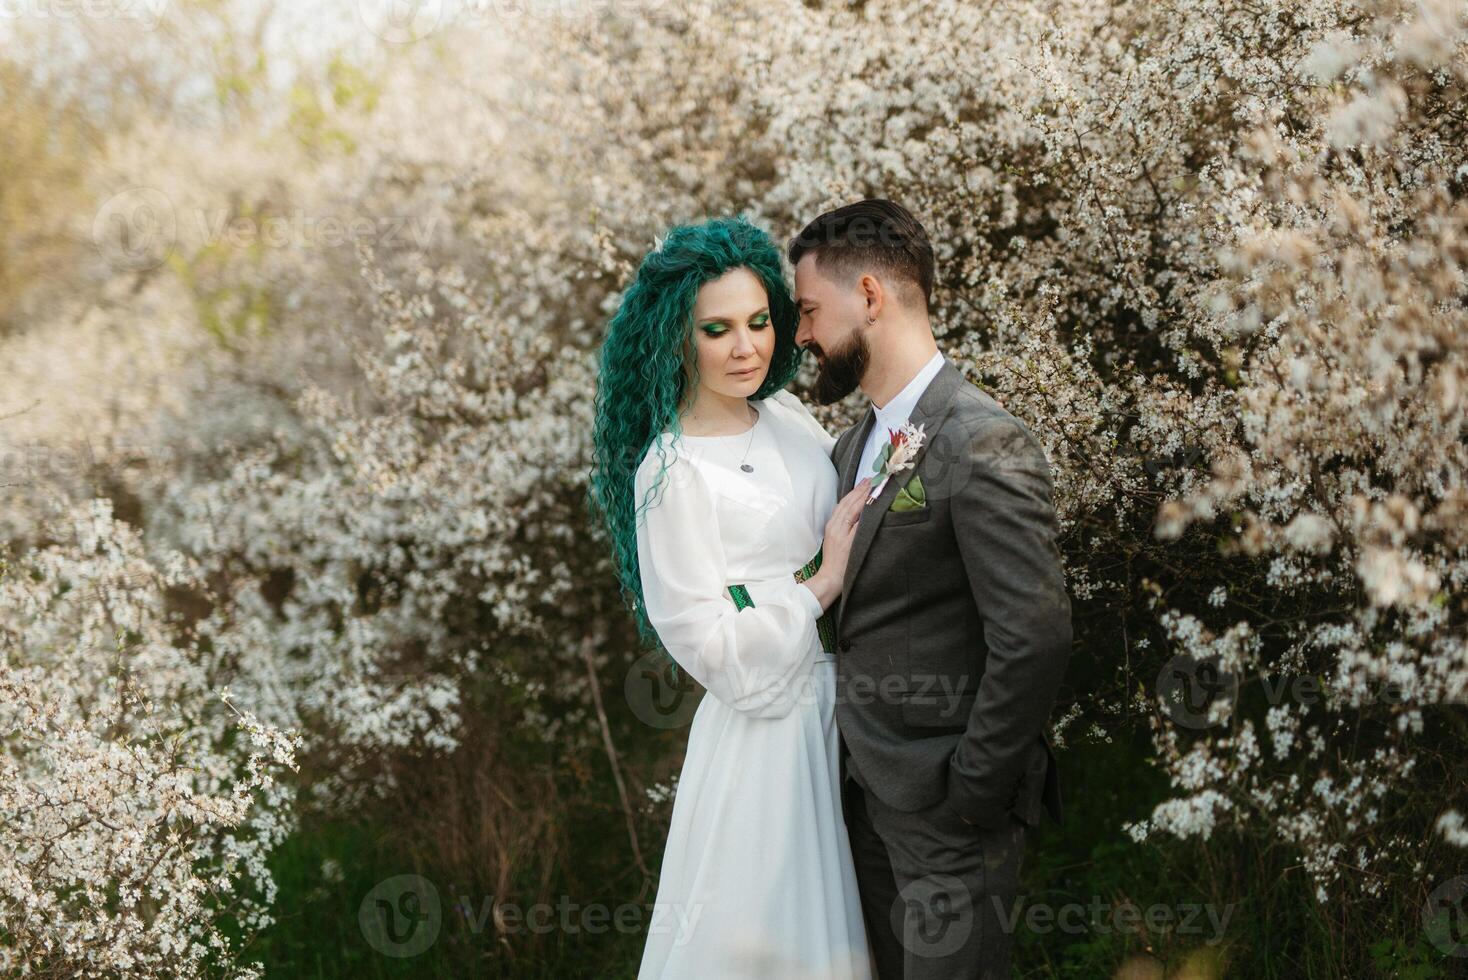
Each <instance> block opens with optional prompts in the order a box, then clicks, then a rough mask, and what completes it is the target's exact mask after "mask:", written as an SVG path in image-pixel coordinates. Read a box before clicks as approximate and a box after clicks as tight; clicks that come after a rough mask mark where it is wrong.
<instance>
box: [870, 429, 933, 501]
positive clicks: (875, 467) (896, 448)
mask: <svg viewBox="0 0 1468 980" xmlns="http://www.w3.org/2000/svg"><path fill="white" fill-rule="evenodd" d="M926 424H927V423H924V424H923V425H919V426H917V427H914V426H913V424H912V423H911V422H904V423H902V425H901V426H899V427H898V428H897V429H895V430H894V429H888V430H887V433H888V435H889V436H890V439H889V440H888V442H887V445H885V446H883V447H882V450H881V452H879V453H877V458H876V459H875V460H874V461H873V462H872V472H873V473H874V474H876V475H875V476H874V477H873V478H872V490H871V492H870V493H869V494H867V503H868V504H870V503H871V502H872V501H873V500H876V499H877V496H878V495H879V494H880V493H881V492H882V488H883V487H885V486H886V485H887V480H888V478H890V477H891V476H892V474H893V473H901V472H902V471H903V470H905V469H908V468H910V467H911V466H912V462H913V459H914V458H915V457H916V456H917V452H918V450H919V449H921V448H922V447H923V440H924V439H925V438H927V436H926V435H925V434H924V433H923V428H924V426H925V425H926Z"/></svg>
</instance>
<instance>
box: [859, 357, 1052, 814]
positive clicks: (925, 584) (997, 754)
mask: <svg viewBox="0 0 1468 980" xmlns="http://www.w3.org/2000/svg"><path fill="white" fill-rule="evenodd" d="M875 419H876V413H875V412H874V411H872V410H868V412H867V415H866V417H865V418H864V419H863V420H862V421H861V422H860V423H859V424H857V425H855V426H853V427H852V428H850V429H848V430H846V431H845V432H844V433H842V434H841V437H840V438H839V439H838V440H837V442H836V445H835V447H834V449H833V450H832V460H833V461H834V462H835V464H836V466H837V469H838V470H839V472H840V474H841V484H840V491H841V493H843V494H844V493H846V492H848V491H849V490H850V489H851V488H852V486H854V485H855V483H856V480H857V478H858V474H857V473H856V467H857V464H858V462H859V461H860V457H861V450H862V446H863V444H864V443H865V440H866V438H867V433H868V432H869V431H870V430H871V427H872V425H873V424H874V422H875ZM909 421H910V422H911V423H912V424H913V425H914V426H917V425H919V424H921V425H923V426H924V432H925V441H924V444H923V447H922V448H921V449H920V450H919V451H918V455H917V458H916V462H915V464H914V466H913V468H911V469H906V470H903V471H902V472H900V473H897V474H894V475H893V476H892V478H891V479H889V480H888V481H887V484H886V486H885V487H883V489H882V492H881V494H880V495H879V496H878V497H877V499H876V500H875V501H874V502H873V503H871V504H870V505H869V506H868V507H867V508H866V509H865V511H863V514H862V517H861V520H860V523H859V524H858V526H857V531H856V538H855V541H854V543H853V544H852V549H851V559H850V563H849V564H848V565H847V569H846V578H845V585H844V588H843V590H842V594H841V599H840V601H839V605H838V608H837V644H836V645H837V654H836V685H837V704H836V720H837V724H838V727H839V728H840V730H841V736H842V742H843V745H844V749H843V753H842V756H843V762H844V764H845V765H846V766H847V768H848V769H849V770H850V772H851V775H852V777H853V778H854V779H855V780H856V781H857V783H859V784H860V785H861V786H862V787H864V788H865V789H866V790H867V791H868V792H871V793H873V794H875V795H876V796H877V797H879V798H880V799H881V800H882V801H883V802H885V803H887V804H888V805H889V806H892V807H894V808H896V809H899V810H905V811H911V810H919V809H923V808H925V807H929V806H932V805H934V804H936V803H937V802H938V801H939V800H942V799H944V798H945V797H946V799H947V800H948V802H949V804H950V805H951V806H952V807H953V809H955V810H957V811H958V812H959V813H960V814H961V815H962V816H963V817H965V818H966V819H968V820H969V821H970V822H972V823H975V824H978V825H980V826H984V827H991V828H997V827H1002V826H1003V825H1004V823H1005V821H1006V820H1007V814H1008V813H1013V814H1014V815H1015V816H1017V817H1018V818H1019V819H1021V820H1023V821H1024V822H1025V823H1027V824H1029V825H1030V826H1036V825H1038V824H1039V822H1040V805H1041V802H1042V801H1043V802H1044V804H1045V807H1046V809H1048V810H1049V811H1050V815H1051V816H1052V817H1053V818H1054V819H1055V820H1056V821H1057V822H1058V821H1059V820H1060V784H1059V777H1058V772H1057V769H1056V764H1055V755H1054V753H1053V751H1051V748H1050V745H1049V741H1048V739H1047V737H1046V735H1045V731H1044V730H1045V725H1046V720H1047V718H1048V716H1049V714H1050V710H1051V708H1052V707H1053V705H1054V703H1055V698H1056V694H1057V691H1058V689H1059V687H1060V683H1061V679H1062V677H1063V675H1064V674H1065V667H1066V663H1067V661H1068V660H1069V658H1070V646H1071V625H1070V599H1069V598H1068V597H1067V595H1066V591H1065V577H1064V573H1063V570H1062V568H1061V563H1060V553H1059V551H1058V549H1057V547H1056V544H1055V536H1056V518H1055V509H1054V505H1053V503H1052V500H1051V491H1052V484H1051V479H1050V468H1049V464H1048V463H1047V461H1046V459H1045V453H1044V450H1043V449H1042V448H1041V447H1040V444H1039V442H1038V441H1036V439H1035V437H1034V435H1033V434H1032V433H1031V432H1030V430H1029V429H1028V428H1026V427H1025V425H1024V423H1023V422H1021V421H1019V420H1018V419H1016V418H1015V417H1014V416H1013V415H1011V414H1009V412H1007V411H1005V410H1004V409H1003V408H1001V407H1000V406H999V404H998V403H997V402H996V401H994V399H993V398H991V397H989V396H988V395H986V394H985V393H984V392H983V391H981V390H980V389H978V388H976V387H975V386H974V385H972V384H969V383H968V382H967V381H965V380H964V379H963V377H962V376H961V375H960V374H959V372H958V369H957V368H956V367H954V366H953V363H952V362H951V361H948V360H946V359H945V361H944V364H943V367H942V368H941V369H940V370H939V372H938V374H937V375H935V376H934V378H933V380H932V382H931V383H930V384H929V385H928V388H927V390H926V391H925V392H924V393H923V395H922V397H921V398H920V399H919V400H918V403H917V408H916V409H914V410H913V413H912V416H911V418H910V419H909ZM914 474H916V475H917V476H919V477H921V480H922V484H923V488H924V491H925V493H926V507H924V508H922V509H920V510H911V511H905V512H891V511H889V510H888V508H889V507H890V506H891V505H892V502H893V500H894V499H896V497H897V493H898V490H899V489H901V488H902V487H904V486H906V485H907V484H908V483H909V482H910V481H911V480H912V478H913V476H914ZM862 475H866V474H862Z"/></svg>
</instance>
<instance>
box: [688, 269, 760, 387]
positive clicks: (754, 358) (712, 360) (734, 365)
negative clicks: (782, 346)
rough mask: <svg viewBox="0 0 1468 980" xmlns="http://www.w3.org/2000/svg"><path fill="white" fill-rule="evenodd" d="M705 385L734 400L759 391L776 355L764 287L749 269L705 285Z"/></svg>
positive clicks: (696, 328) (699, 304)
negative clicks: (771, 360) (771, 359)
mask: <svg viewBox="0 0 1468 980" xmlns="http://www.w3.org/2000/svg"><path fill="white" fill-rule="evenodd" d="M693 343H694V350H695V352H696V353H697V359H698V375H699V384H700V385H702V386H703V387H706V388H710V389H712V390H713V391H715V392H717V393H719V394H720V395H725V396H727V397H730V398H748V397H749V396H750V395H753V394H754V393H755V392H756V391H758V390H759V387H760V385H762V384H764V382H765V375H766V374H768V373H769V370H770V358H771V357H773V356H774V353H775V324H774V323H773V322H771V320H770V301H769V297H768V296H766V294H765V287H764V284H763V283H761V282H760V280H759V277H758V276H756V275H755V274H754V273H753V272H750V271H749V270H748V269H745V268H739V269H730V270H729V271H728V272H726V273H724V275H722V276H720V277H719V278H718V279H714V280H712V281H710V282H706V283H704V285H703V287H702V288H701V289H699V291H698V298H697V299H696V300H695V301H694V303H693Z"/></svg>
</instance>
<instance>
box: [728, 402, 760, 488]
mask: <svg viewBox="0 0 1468 980" xmlns="http://www.w3.org/2000/svg"><path fill="white" fill-rule="evenodd" d="M753 411H754V421H753V422H751V423H750V424H749V442H747V443H745V446H744V455H743V456H741V457H739V468H740V469H741V470H743V471H744V472H746V473H753V472H754V466H752V465H751V464H749V463H746V462H745V460H746V459H748V458H749V450H750V447H752V446H753V445H754V427H755V426H756V425H758V424H759V411H758V410H757V409H756V410H753ZM720 445H723V444H722V443H720Z"/></svg>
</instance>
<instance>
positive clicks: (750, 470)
mask: <svg viewBox="0 0 1468 980" xmlns="http://www.w3.org/2000/svg"><path fill="white" fill-rule="evenodd" d="M739 468H740V469H741V470H743V471H744V472H746V473H753V472H754V467H753V466H750V465H749V464H748V463H740V464H739Z"/></svg>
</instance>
